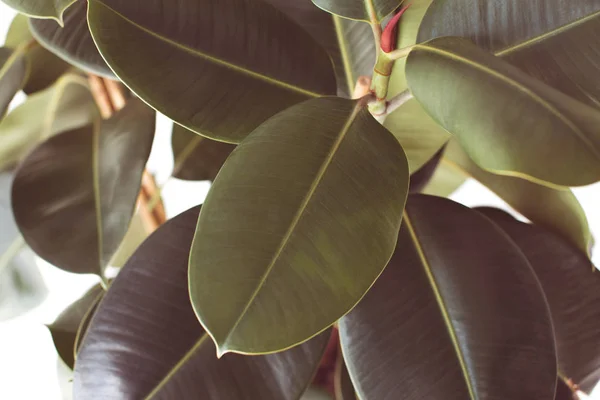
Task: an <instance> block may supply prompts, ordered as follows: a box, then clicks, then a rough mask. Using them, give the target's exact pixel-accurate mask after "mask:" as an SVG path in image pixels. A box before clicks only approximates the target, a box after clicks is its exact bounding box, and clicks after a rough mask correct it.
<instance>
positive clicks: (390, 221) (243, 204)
mask: <svg viewBox="0 0 600 400" xmlns="http://www.w3.org/2000/svg"><path fill="white" fill-rule="evenodd" d="M407 191H408V165H407V161H406V158H405V155H404V152H403V151H402V148H401V147H400V145H399V144H398V142H397V141H396V140H395V139H394V137H393V136H392V134H391V133H389V132H388V131H387V130H386V129H385V128H383V127H382V126H381V125H380V124H379V123H377V121H375V119H373V117H372V116H371V115H370V113H369V111H368V110H367V109H366V105H365V104H364V102H363V101H351V100H344V99H340V98H321V99H314V100H310V101H307V102H304V103H302V104H299V105H297V106H295V107H292V108H290V109H288V110H286V111H284V112H282V113H280V114H277V115H276V116H275V117H273V118H271V119H269V120H268V121H267V122H265V123H264V124H262V125H261V126H260V127H259V128H257V129H256V130H255V131H254V132H253V133H252V134H251V135H250V136H249V137H248V138H247V139H246V140H245V141H244V142H242V143H241V144H240V145H239V146H238V147H237V148H236V149H235V150H234V152H233V153H232V154H231V156H230V157H229V159H228V160H227V161H226V162H225V165H224V166H223V168H222V169H221V171H220V172H219V175H218V176H217V179H216V180H215V182H214V184H213V186H212V188H211V190H210V192H209V194H208V197H207V199H206V201H205V203H204V206H203V209H202V212H201V214H200V219H199V221H198V227H197V231H196V236H195V238H194V244H193V247H192V251H191V254H190V270H189V279H190V296H191V299H192V304H193V305H194V309H195V311H196V314H197V315H198V317H199V319H200V321H201V322H202V324H203V326H204V327H205V328H206V330H207V331H208V332H209V333H210V335H211V336H212V338H213V339H214V340H215V342H216V344H217V347H218V351H219V353H220V354H224V353H227V352H237V353H249V354H260V353H270V352H276V351H280V350H282V349H286V348H289V347H292V346H294V345H297V344H299V343H302V342H304V341H305V340H307V339H309V338H310V337H312V336H314V335H316V334H317V333H319V332H321V331H323V330H324V329H326V328H327V327H328V326H330V325H331V324H333V323H334V322H335V321H336V320H338V319H339V318H340V317H341V316H342V315H344V314H345V313H346V312H348V311H349V310H350V309H351V308H352V307H353V306H354V305H355V304H356V303H357V302H358V301H359V300H360V298H361V297H362V296H363V295H364V294H365V293H366V291H367V290H368V289H369V287H370V286H371V285H372V284H373V282H374V281H375V279H377V277H378V276H379V274H380V273H381V271H382V270H383V268H384V267H385V265H386V264H387V262H388V260H389V257H390V255H391V254H392V252H393V249H394V245H395V240H396V237H397V234H398V228H399V225H400V220H401V218H402V210H403V208H404V202H405V199H406V195H407ZM298 315H303V316H304V317H303V318H301V319H298Z"/></svg>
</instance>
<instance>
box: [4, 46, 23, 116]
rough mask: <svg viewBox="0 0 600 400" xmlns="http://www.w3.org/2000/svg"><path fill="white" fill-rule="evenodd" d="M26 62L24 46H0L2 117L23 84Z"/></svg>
mask: <svg viewBox="0 0 600 400" xmlns="http://www.w3.org/2000/svg"><path fill="white" fill-rule="evenodd" d="M27 70H28V64H27V59H26V58H25V46H20V47H17V48H16V49H11V48H8V47H0V118H2V117H4V114H5V113H6V110H7V109H8V105H9V104H10V102H11V101H12V99H13V97H15V94H17V92H18V91H19V90H21V88H22V87H23V85H24V84H25V80H26V79H27Z"/></svg>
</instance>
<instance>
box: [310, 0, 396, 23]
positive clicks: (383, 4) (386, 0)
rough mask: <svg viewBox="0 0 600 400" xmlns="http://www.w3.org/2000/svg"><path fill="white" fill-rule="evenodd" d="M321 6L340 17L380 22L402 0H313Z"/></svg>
mask: <svg viewBox="0 0 600 400" xmlns="http://www.w3.org/2000/svg"><path fill="white" fill-rule="evenodd" d="M312 2H313V3H315V5H316V6H317V7H319V8H322V9H323V10H325V11H327V12H330V13H332V14H335V15H339V16H340V17H344V18H349V19H358V20H363V21H367V22H370V21H372V20H376V21H378V22H380V21H381V20H382V19H384V18H385V17H386V16H387V15H388V14H390V13H391V12H392V11H394V10H395V9H396V8H398V7H399V6H400V3H401V0H312Z"/></svg>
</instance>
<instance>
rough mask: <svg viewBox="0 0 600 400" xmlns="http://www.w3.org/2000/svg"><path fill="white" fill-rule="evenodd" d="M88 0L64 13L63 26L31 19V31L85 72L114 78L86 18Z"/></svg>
mask: <svg viewBox="0 0 600 400" xmlns="http://www.w3.org/2000/svg"><path fill="white" fill-rule="evenodd" d="M87 8H88V4H87V1H79V2H77V3H75V4H74V5H73V6H72V7H71V8H69V9H68V10H67V11H66V13H65V24H64V27H61V26H59V25H57V24H56V23H55V22H54V21H50V20H44V19H32V20H31V21H30V26H31V32H32V33H33V35H34V36H35V38H36V39H37V40H38V42H39V43H40V44H41V45H42V46H44V47H45V48H47V49H48V50H50V51H51V52H52V53H54V54H56V55H57V56H58V57H60V58H62V59H64V60H65V61H66V62H68V63H69V64H72V65H75V66H76V67H78V68H81V69H82V70H84V71H86V72H90V73H92V74H95V75H102V76H106V77H109V78H113V79H114V74H113V72H112V71H111V69H110V68H109V67H108V65H106V62H104V60H103V59H102V56H101V55H100V53H99V52H98V49H97V48H96V45H95V44H94V40H93V39H92V35H91V34H90V30H89V28H88V23H87V19H86V14H87Z"/></svg>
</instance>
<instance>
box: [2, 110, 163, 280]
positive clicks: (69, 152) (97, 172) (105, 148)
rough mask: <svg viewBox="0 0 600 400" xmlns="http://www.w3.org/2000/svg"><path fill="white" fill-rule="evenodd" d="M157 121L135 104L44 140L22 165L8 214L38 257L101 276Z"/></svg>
mask: <svg viewBox="0 0 600 400" xmlns="http://www.w3.org/2000/svg"><path fill="white" fill-rule="evenodd" d="M154 119H155V118H154V113H153V112H152V110H151V109H150V108H148V107H146V106H145V105H144V104H143V103H142V102H141V101H140V100H137V99H132V100H131V101H130V102H129V103H128V104H127V106H126V107H125V108H124V109H123V110H121V111H120V112H119V113H117V114H115V115H114V116H113V117H112V118H111V119H109V120H107V121H103V122H102V123H95V124H93V125H88V126H85V127H83V128H79V129H76V130H71V131H68V132H65V133H62V134H60V135H57V136H54V137H52V138H50V139H48V140H47V141H46V142H44V143H42V144H41V145H40V146H38V147H37V148H36V149H34V150H33V152H32V153H31V154H29V156H28V157H27V158H26V159H25V160H24V161H23V162H22V163H21V165H20V166H19V168H18V170H17V173H16V176H15V180H14V182H13V189H12V204H13V211H14V214H15V219H16V221H17V225H18V226H19V229H20V230H21V233H22V234H23V237H24V238H25V240H26V241H27V244H29V246H30V247H31V248H32V249H33V250H34V251H35V252H36V253H37V254H38V255H39V256H40V257H42V258H44V259H45V260H46V261H48V262H50V263H51V264H53V265H55V266H57V267H59V268H62V269H64V270H67V271H70V272H76V273H95V274H98V275H100V276H102V273H103V271H104V268H105V267H106V266H107V263H108V262H109V261H110V259H111V258H112V256H113V254H114V252H115V251H116V250H117V248H118V247H119V244H120V243H121V240H122V239H123V237H124V235H125V233H126V232H127V227H128V226H129V222H130V220H131V217H132V215H133V212H134V209H135V204H136V200H137V197H138V193H139V191H140V184H141V177H142V172H143V170H144V167H145V165H146V161H147V159H148V155H149V153H150V148H151V146H152V139H153V137H154ZM57 161H59V162H57Z"/></svg>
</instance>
